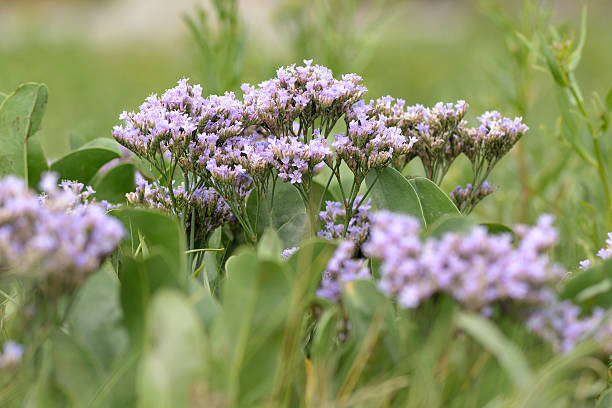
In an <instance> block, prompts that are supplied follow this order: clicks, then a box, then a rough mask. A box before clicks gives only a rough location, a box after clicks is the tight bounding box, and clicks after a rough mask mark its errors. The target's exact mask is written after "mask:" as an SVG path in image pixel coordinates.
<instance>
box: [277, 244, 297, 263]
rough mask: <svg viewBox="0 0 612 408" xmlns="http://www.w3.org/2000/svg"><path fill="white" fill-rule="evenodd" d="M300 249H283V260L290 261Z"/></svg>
mask: <svg viewBox="0 0 612 408" xmlns="http://www.w3.org/2000/svg"><path fill="white" fill-rule="evenodd" d="M298 249H299V248H298V247H291V248H285V249H283V252H282V253H281V256H282V257H283V259H285V260H286V259H289V258H290V257H291V255H293V254H295V253H296V252H297V251H298Z"/></svg>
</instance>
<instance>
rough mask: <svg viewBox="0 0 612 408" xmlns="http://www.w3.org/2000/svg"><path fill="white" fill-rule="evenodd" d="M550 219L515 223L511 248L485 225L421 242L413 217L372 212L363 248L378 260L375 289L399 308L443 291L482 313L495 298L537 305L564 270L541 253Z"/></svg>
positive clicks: (553, 236)
mask: <svg viewBox="0 0 612 408" xmlns="http://www.w3.org/2000/svg"><path fill="white" fill-rule="evenodd" d="M552 221H553V219H552V217H550V216H542V217H540V220H539V221H538V225H537V226H535V227H527V226H522V225H520V226H517V227H516V234H517V236H518V237H519V242H518V245H516V246H513V245H512V238H511V236H509V235H489V234H488V233H487V231H486V229H485V228H484V227H475V228H473V229H472V231H471V232H469V233H468V234H465V235H464V234H459V233H446V234H444V235H443V236H442V237H441V238H439V239H438V238H429V239H427V240H425V241H422V240H421V239H420V237H419V232H420V228H421V227H420V223H419V221H418V220H417V219H415V218H413V217H410V216H406V215H398V214H393V213H389V212H386V211H383V212H379V213H376V214H375V215H374V217H373V223H372V226H371V227H370V238H369V239H368V241H366V242H365V243H364V244H363V246H362V250H363V252H364V254H365V255H366V256H368V257H371V258H375V259H379V260H381V269H380V275H381V278H380V282H379V283H378V285H379V288H380V289H381V290H382V291H383V292H384V293H386V294H387V295H389V296H392V297H395V298H397V300H398V302H399V303H400V304H401V305H402V306H404V307H407V308H415V307H417V306H419V304H421V303H422V302H423V301H424V300H425V299H427V298H429V297H431V296H432V295H434V294H436V293H448V294H449V295H451V296H453V297H454V298H455V299H456V300H457V301H459V302H460V303H461V304H462V305H464V306H465V307H466V308H468V309H471V310H478V311H481V312H482V313H485V314H486V313H489V312H490V311H491V309H490V307H491V305H492V304H493V303H494V302H497V301H503V300H514V301H521V302H525V303H530V304H540V303H542V302H546V301H549V300H550V299H552V298H553V297H554V295H553V291H552V285H553V284H554V283H555V282H558V281H559V280H560V279H561V278H562V277H563V271H562V269H561V268H560V267H558V266H556V265H554V264H553V263H552V262H551V261H550V259H549V258H548V256H547V255H546V254H545V251H546V250H547V249H548V248H550V247H552V246H553V245H554V244H555V243H556V242H557V232H556V230H555V229H554V228H553V227H552Z"/></svg>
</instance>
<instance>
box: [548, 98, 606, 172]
mask: <svg viewBox="0 0 612 408" xmlns="http://www.w3.org/2000/svg"><path fill="white" fill-rule="evenodd" d="M556 95H557V104H558V106H559V111H560V113H561V135H562V136H563V138H564V139H565V140H566V141H567V142H568V143H569V144H570V146H572V148H573V150H574V151H575V152H576V153H577V154H578V155H579V156H580V157H581V158H582V159H583V160H584V161H586V162H587V163H590V164H591V165H594V166H596V162H595V159H594V158H593V156H591V154H589V153H588V152H587V151H586V150H585V148H584V147H583V146H582V142H581V141H580V129H579V127H578V124H577V123H576V121H575V119H574V113H573V112H572V111H571V102H570V97H569V95H568V91H567V90H566V89H557V90H556Z"/></svg>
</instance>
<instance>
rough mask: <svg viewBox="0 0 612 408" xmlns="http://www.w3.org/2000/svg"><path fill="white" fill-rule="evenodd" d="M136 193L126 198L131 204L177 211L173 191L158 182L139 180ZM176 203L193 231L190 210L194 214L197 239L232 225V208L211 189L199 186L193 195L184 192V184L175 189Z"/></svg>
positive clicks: (140, 178)
mask: <svg viewBox="0 0 612 408" xmlns="http://www.w3.org/2000/svg"><path fill="white" fill-rule="evenodd" d="M136 181H137V182H136V191H135V192H132V193H128V194H127V195H126V197H127V200H128V203H130V204H138V205H143V206H145V207H149V208H155V209H162V210H165V211H168V212H174V211H175V207H174V205H173V203H172V198H171V196H170V190H169V189H168V188H167V187H165V186H161V185H159V184H158V183H148V182H147V181H146V180H145V179H144V178H142V177H138V178H137V180H136ZM173 194H174V201H175V202H176V207H178V208H179V209H180V211H181V212H180V213H177V214H176V215H178V216H181V215H185V216H186V218H187V222H188V223H189V224H188V225H187V227H188V228H191V225H190V223H191V218H190V217H189V215H190V214H191V211H195V214H194V217H195V221H196V222H195V228H196V237H199V238H206V237H207V236H208V234H210V233H211V232H213V231H214V230H215V229H216V228H217V227H219V226H221V225H223V224H225V223H227V222H230V221H231V220H232V219H233V218H232V213H231V210H230V208H229V206H228V205H227V204H226V203H225V201H224V200H223V199H222V198H221V197H220V196H219V194H218V193H217V192H216V191H215V190H214V189H212V188H204V187H199V188H197V189H195V190H194V191H192V192H189V191H186V190H185V184H184V183H181V184H180V185H179V186H178V187H175V188H173Z"/></svg>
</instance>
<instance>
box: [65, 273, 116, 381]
mask: <svg viewBox="0 0 612 408" xmlns="http://www.w3.org/2000/svg"><path fill="white" fill-rule="evenodd" d="M119 289H120V288H119V281H118V280H117V277H116V275H115V273H114V272H113V271H112V270H110V268H103V269H102V270H100V271H98V272H96V273H95V274H93V275H92V276H91V277H90V278H88V279H87V282H85V285H84V286H83V287H82V288H81V289H80V290H79V293H78V295H77V297H76V299H75V301H74V305H73V307H72V308H71V309H70V315H69V316H68V323H69V325H70V328H71V335H72V336H73V337H74V338H75V339H76V340H77V341H79V342H80V343H81V344H83V345H85V346H86V347H87V349H89V351H90V352H91V353H92V355H94V356H95V358H96V359H97V361H98V363H99V364H100V365H101V366H102V367H104V368H105V369H106V370H110V368H111V366H112V364H113V362H114V361H115V360H116V359H117V358H118V357H119V356H120V355H122V353H123V352H124V351H125V350H126V349H127V340H128V339H127V333H126V332H125V329H124V328H123V327H122V326H121V320H122V313H121V305H120V301H119Z"/></svg>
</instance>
